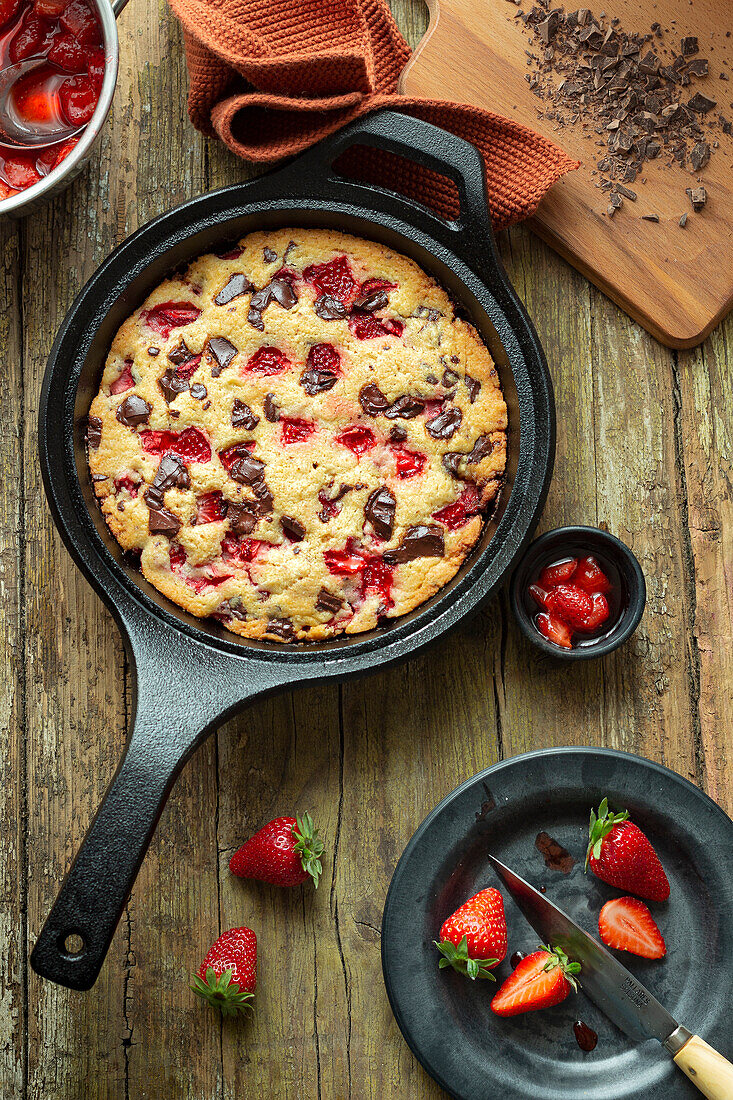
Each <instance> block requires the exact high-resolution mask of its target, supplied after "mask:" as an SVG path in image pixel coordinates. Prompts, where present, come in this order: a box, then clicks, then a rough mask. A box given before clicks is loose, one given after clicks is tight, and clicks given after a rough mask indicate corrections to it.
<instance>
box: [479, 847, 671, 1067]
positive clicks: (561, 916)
mask: <svg viewBox="0 0 733 1100" xmlns="http://www.w3.org/2000/svg"><path fill="white" fill-rule="evenodd" d="M489 861H490V863H491V865H492V867H493V868H494V870H495V871H496V873H497V874H498V875H499V877H500V878H501V880H502V881H503V882H504V885H505V886H506V887H507V889H508V890H509V893H510V894H511V895H512V897H513V899H514V901H515V902H516V904H517V906H518V907H519V909H521V911H522V913H523V914H524V916H525V917H526V919H527V920H528V921H529V923H530V924H531V925H532V927H533V928H534V930H535V932H537V934H538V935H539V937H540V939H541V941H542V943H544V944H547V945H549V946H552V947H561V948H562V950H563V951H564V952H565V953H566V954H567V956H568V958H569V959H571V960H574V961H575V962H579V963H580V967H581V970H580V974H579V975H578V982H579V984H580V986H581V988H582V990H583V992H584V993H586V994H587V995H588V996H589V997H590V999H591V1000H592V1001H593V1002H594V1003H595V1004H596V1005H597V1006H598V1008H600V1010H601V1011H602V1012H604V1013H605V1014H606V1016H608V1017H609V1019H611V1020H612V1021H613V1022H614V1023H615V1024H616V1025H617V1027H619V1028H621V1030H622V1031H624V1032H625V1033H626V1034H627V1035H629V1036H630V1037H631V1038H632V1039H658V1040H659V1042H660V1043H662V1044H663V1045H664V1046H665V1047H666V1048H667V1050H669V1052H670V1053H671V1054H673V1055H674V1054H677V1053H678V1052H679V1051H680V1050H681V1049H682V1047H683V1046H684V1045H685V1043H687V1041H688V1040H689V1039H690V1038H691V1037H692V1033H691V1032H690V1031H688V1030H687V1028H684V1027H681V1026H680V1025H679V1024H678V1023H677V1021H676V1020H675V1018H674V1016H672V1015H671V1014H670V1013H669V1012H668V1011H667V1009H666V1008H665V1007H664V1006H663V1005H662V1004H660V1003H659V1001H658V1000H657V998H656V997H655V996H654V995H653V994H652V993H650V992H649V990H648V989H647V988H646V986H644V985H642V983H641V982H640V981H639V980H638V979H637V978H635V977H634V975H633V974H632V973H631V972H630V971H629V970H627V969H626V967H625V966H623V965H622V964H621V963H620V962H619V961H618V959H615V958H614V957H613V955H611V953H610V952H609V951H607V950H606V948H605V947H604V946H603V945H602V944H600V943H598V942H597V940H594V939H593V937H592V936H589V935H588V933H587V932H586V931H585V930H584V929H583V928H581V927H580V925H579V924H576V923H575V921H574V920H573V919H572V918H571V917H569V916H568V915H567V913H564V912H563V910H562V909H560V908H559V907H558V906H557V905H555V904H554V902H551V901H550V900H549V899H548V898H547V897H545V895H544V894H541V893H540V892H539V890H536V889H535V888H534V886H531V885H530V883H528V882H526V881H525V880H524V879H523V878H520V876H519V875H517V874H515V872H514V871H512V870H511V869H510V868H509V867H507V866H506V865H505V864H503V863H501V862H500V861H499V860H498V859H496V858H495V857H494V856H492V855H491V854H489Z"/></svg>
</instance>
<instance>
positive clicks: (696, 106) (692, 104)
mask: <svg viewBox="0 0 733 1100" xmlns="http://www.w3.org/2000/svg"><path fill="white" fill-rule="evenodd" d="M687 106H688V107H689V108H690V110H691V111H695V113H696V114H699V115H706V114H707V113H708V111H712V109H713V107H717V106H718V104H717V103H716V101H715V100H714V99H709V98H708V96H706V95H703V94H702V92H695V94H694V96H693V97H692V98H691V99H688V101H687Z"/></svg>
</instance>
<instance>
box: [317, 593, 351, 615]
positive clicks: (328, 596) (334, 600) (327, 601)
mask: <svg viewBox="0 0 733 1100" xmlns="http://www.w3.org/2000/svg"><path fill="white" fill-rule="evenodd" d="M343 606H344V601H343V600H340V599H339V598H338V596H334V595H333V594H332V593H331V592H329V591H328V589H327V588H322V589H321V590H320V592H319V593H318V597H317V599H316V609H317V610H318V611H327V612H328V614H329V615H335V614H336V612H337V611H340V610H341V608H342V607H343Z"/></svg>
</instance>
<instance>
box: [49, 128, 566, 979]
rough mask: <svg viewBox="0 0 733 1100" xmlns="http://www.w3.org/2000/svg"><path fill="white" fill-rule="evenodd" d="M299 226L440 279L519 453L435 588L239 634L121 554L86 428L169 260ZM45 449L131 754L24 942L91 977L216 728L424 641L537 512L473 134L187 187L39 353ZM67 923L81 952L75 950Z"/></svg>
mask: <svg viewBox="0 0 733 1100" xmlns="http://www.w3.org/2000/svg"><path fill="white" fill-rule="evenodd" d="M354 145H366V146H373V147H376V148H378V149H383V150H389V151H391V152H392V153H396V154H399V155H402V156H403V157H407V158H409V159H411V160H412V161H415V162H417V163H418V164H420V165H423V166H425V167H427V168H431V169H433V170H435V171H438V172H440V173H441V174H442V175H443V176H447V177H449V178H450V179H451V180H453V182H454V183H455V185H456V187H457V190H458V193H459V195H460V215H459V217H458V219H457V220H455V221H450V222H446V221H444V220H442V219H441V218H440V217H438V216H437V215H435V214H433V213H432V212H430V211H429V210H427V209H426V208H425V207H423V206H421V205H420V204H418V203H416V202H414V201H411V200H409V199H407V198H403V197H402V196H401V195H398V194H396V193H394V192H389V191H386V190H382V189H379V188H376V187H373V186H370V185H367V184H364V183H359V182H356V181H354V180H351V179H346V178H344V177H343V176H340V175H339V174H338V172H337V171H336V170H335V169H334V167H333V164H334V161H335V160H336V158H337V157H338V156H339V155H340V154H342V153H343V152H344V151H345V150H347V149H348V148H349V147H351V146H354ZM291 225H292V226H304V227H311V226H317V227H328V228H331V229H336V230H343V231H345V232H348V233H353V234H356V235H360V236H364V237H368V238H371V239H373V240H376V241H379V242H382V243H384V244H387V245H388V246H389V247H390V248H394V249H396V250H397V251H399V252H402V253H404V254H406V255H407V256H410V257H412V259H414V260H415V261H416V262H417V263H418V264H420V265H421V266H422V267H423V268H425V269H426V270H427V271H428V272H430V273H432V274H433V275H434V276H435V277H436V279H437V280H438V281H439V282H440V283H441V284H442V285H443V286H444V287H445V288H446V290H447V291H448V292H449V294H450V295H451V296H452V298H453V300H454V301H455V302H456V303H457V304H458V305H459V306H460V307H461V309H462V310H463V311H465V314H466V315H467V316H468V317H469V318H470V320H471V321H472V322H473V324H474V325H475V326H476V328H477V329H478V331H479V332H480V333H481V335H482V336H483V338H484V340H485V341H486V343H487V344H488V346H489V347H490V348H491V351H492V354H493V356H494V358H495V360H496V363H497V367H498V370H499V373H500V378H501V383H502V386H503V389H504V394H505V397H506V401H507V405H508V409H509V451H508V468H507V479H506V487H505V490H504V492H503V493H502V496H501V499H500V503H499V506H498V508H497V510H496V512H495V514H494V516H493V517H492V518H491V520H489V521H487V522H486V523H485V525H484V531H483V533H482V536H481V539H480V540H479V543H478V544H477V546H476V547H475V549H474V551H473V553H472V554H471V555H470V557H469V558H468V559H467V561H466V562H465V563H464V565H463V567H462V568H461V569H460V571H459V572H458V574H457V575H456V577H455V578H454V579H453V580H452V581H451V582H450V583H449V584H448V585H446V587H445V588H444V589H442V590H441V591H440V592H439V593H437V595H436V596H434V597H433V598H432V599H431V600H430V601H428V602H427V603H425V604H423V605H422V606H421V607H419V608H417V609H416V610H415V611H413V612H412V613H411V614H409V615H406V616H404V617H403V618H401V619H398V620H396V621H394V622H393V623H390V624H389V625H387V626H384V627H380V628H378V629H376V630H373V631H371V632H368V633H365V634H360V635H350V636H348V637H345V636H344V637H339V638H336V639H334V640H332V641H328V642H324V643H312V644H308V643H306V644H303V643H300V644H297V643H296V644H293V645H282V644H278V643H270V642H255V641H246V642H245V641H238V640H236V638H235V637H234V636H233V635H232V634H230V633H229V632H227V631H225V630H224V629H223V628H221V627H220V626H219V625H218V624H216V623H215V622H211V621H201V620H199V619H196V618H194V617H192V616H191V615H189V614H187V613H186V612H185V611H183V610H182V609H180V608H178V607H177V606H175V605H174V604H173V603H171V602H169V601H168V600H166V598H165V597H164V596H162V595H161V594H160V593H159V592H157V591H156V590H155V589H154V588H153V587H152V586H151V585H149V584H148V583H147V582H146V581H145V580H144V578H143V577H142V576H141V575H140V574H139V573H138V572H137V571H135V570H134V569H133V568H132V567H130V566H129V565H127V564H126V562H125V560H124V557H123V555H122V551H121V549H120V547H119V546H118V544H117V543H116V542H115V540H114V539H113V538H112V536H111V534H110V532H109V531H108V529H107V527H106V524H105V522H104V519H103V517H102V515H101V513H100V511H99V509H98V508H97V506H96V504H95V501H94V494H93V492H92V487H91V483H90V477H89V473H88V470H87V462H86V454H85V446H84V431H85V424H86V414H87V411H88V409H89V405H90V402H91V400H92V397H93V396H94V395H95V394H96V392H97V389H98V386H99V379H100V376H101V373H102V369H103V365H104V361H105V358H106V355H107V351H108V348H109V345H110V343H111V340H112V337H113V336H114V334H115V332H116V330H117V328H118V327H119V325H120V324H121V323H122V321H123V320H124V319H125V318H126V317H127V316H128V315H129V314H130V312H131V311H132V310H133V309H135V307H136V306H137V305H139V304H140V302H141V301H143V299H144V298H145V297H146V295H147V294H148V293H149V292H150V291H151V290H152V289H153V288H154V287H155V286H156V285H157V284H158V283H159V282H160V280H162V279H163V278H164V277H165V275H166V274H167V273H168V272H170V271H171V270H172V269H174V268H177V267H178V266H179V265H180V264H181V263H184V262H186V261H188V260H191V259H193V258H194V257H196V256H198V255H200V254H201V253H203V252H206V251H208V250H211V249H213V248H216V247H218V246H221V245H222V243H224V242H225V241H231V240H233V239H236V238H239V237H241V236H243V235H244V234H246V233H249V232H250V231H253V230H262V229H273V228H277V227H285V226H291ZM39 447H40V458H41V466H42V471H43V479H44V484H45V488H46V494H47V496H48V501H49V504H50V506H51V511H52V513H53V517H54V520H55V522H56V525H57V527H58V529H59V532H60V534H61V537H62V538H63V540H64V542H65V544H66V547H67V549H68V550H69V553H70V554H71V556H72V558H73V559H74V561H75V562H76V563H77V565H78V566H79V568H80V569H81V570H82V572H83V573H84V575H85V576H86V577H87V579H88V580H89V582H90V583H91V584H92V585H93V587H94V588H95V589H96V591H97V592H98V593H99V595H100V596H101V598H102V599H103V600H104V602H105V603H106V604H107V606H108V607H109V608H110V610H111V611H112V614H113V615H114V617H115V619H116V621H117V623H118V624H119V626H120V629H121V631H122V634H123V637H124V639H125V644H126V647H127V652H128V655H129V660H130V667H131V668H132V670H133V677H134V681H135V685H136V686H135V691H134V697H133V708H132V719H131V724H130V729H129V733H128V740H127V746H126V749H125V754H124V756H123V758H122V761H121V763H120V765H119V768H118V769H117V772H116V774H115V776H114V778H113V780H112V782H111V784H110V787H109V789H108V791H107V793H106V795H105V798H104V801H103V802H102V805H101V806H100V808H99V811H98V812H97V815H96V817H95V818H94V820H93V822H92V824H91V826H90V828H89V831H88V833H87V836H86V838H85V840H84V842H83V844H82V846H81V848H80V850H79V853H78V854H77V856H76V859H75V860H74V863H73V864H72V866H71V868H70V870H69V872H68V874H67V876H66V879H65V880H64V882H63V884H62V886H61V890H60V893H59V896H58V899H57V901H56V904H55V905H54V907H53V909H52V911H51V914H50V916H49V917H48V919H47V921H46V924H45V925H44V927H43V929H42V931H41V934H40V936H39V939H38V942H37V943H36V946H35V948H34V950H33V954H32V956H31V963H32V965H33V967H34V969H35V970H36V971H37V972H38V973H39V974H41V975H43V976H44V977H46V978H50V979H51V980H53V981H56V982H59V983H61V984H62V985H66V986H70V987H72V988H75V989H88V988H89V987H90V986H91V985H93V983H94V981H95V980H96V977H97V975H98V973H99V970H100V967H101V965H102V963H103V961H104V957H105V954H106V952H107V949H108V947H109V944H110V941H111V939H112V936H113V934H114V931H115V928H116V925H117V922H118V920H119V918H120V915H121V913H122V910H123V908H124V905H125V902H126V900H127V898H128V896H129V894H130V891H131V889H132V886H133V883H134V881H135V876H136V875H137V872H138V869H139V867H140V864H141V863H142V860H143V857H144V855H145V851H146V849H147V846H148V843H149V841H150V838H151V836H152V834H153V831H154V829H155V826H156V823H157V821H158V818H159V816H160V813H161V811H162V809H163V806H164V804H165V801H166V798H167V796H168V793H169V791H170V789H171V787H172V785H173V782H174V780H175V778H176V776H177V775H178V773H179V771H180V769H181V767H182V766H183V764H184V762H185V761H186V759H187V758H188V757H189V756H190V755H191V753H192V752H193V751H194V749H195V748H196V747H197V746H198V745H200V744H201V742H202V741H203V740H204V739H205V738H206V737H207V736H208V735H209V734H210V733H211V731H212V730H214V729H215V728H216V727H217V726H218V725H220V724H221V723H222V722H223V721H224V720H225V719H226V718H227V717H228V716H230V715H232V714H234V713H235V712H236V711H238V710H239V709H240V708H241V707H242V706H243V704H244V703H245V702H247V701H249V700H252V699H254V698H256V697H258V696H263V695H265V694H267V693H268V692H271V691H274V690H276V689H277V688H281V687H285V686H288V685H294V684H299V683H304V682H306V681H325V680H332V679H337V678H346V677H353V676H357V675H359V674H362V673H366V672H369V671H370V670H371V669H374V668H381V667H384V666H386V665H389V664H391V663H393V662H395V661H398V660H400V659H402V658H405V657H408V656H410V655H412V654H414V653H417V652H418V651H419V650H421V649H423V648H424V647H425V646H427V645H428V644H429V643H431V642H434V641H435V640H436V639H438V638H440V637H441V636H442V635H443V634H445V633H446V631H448V630H449V629H450V628H451V627H453V626H455V625H456V624H457V623H459V622H460V621H461V620H463V619H465V618H466V616H468V615H470V614H471V613H472V612H474V611H475V610H476V609H477V608H478V607H479V605H480V604H481V602H482V601H483V600H485V599H486V598H487V597H488V596H490V595H491V594H492V593H493V592H495V591H496V589H497V588H498V586H499V585H500V584H501V583H502V581H503V580H504V578H505V577H506V576H507V575H508V573H509V572H510V571H511V569H512V565H513V564H514V563H515V562H516V560H517V558H518V556H519V554H520V553H521V552H522V550H523V549H524V547H525V545H526V544H527V542H528V540H529V538H530V536H531V534H532V531H533V530H534V527H535V525H536V522H537V519H538V517H539V514H540V511H541V509H542V506H543V504H544V501H545V496H546V493H547V488H548V485H549V481H550V476H551V473H552V466H553V460H554V448H555V414H554V402H553V396H552V386H551V382H550V379H549V376H548V373H547V365H546V362H545V357H544V354H543V351H542V348H541V347H540V344H539V342H538V340H537V336H536V334H535V331H534V329H533V327H532V324H531V322H530V321H529V319H528V317H527V314H526V312H525V310H524V308H523V306H522V305H521V303H520V302H519V300H518V298H517V295H516V294H515V292H514V290H513V289H512V287H511V285H510V283H509V281H508V279H507V276H506V274H505V272H504V270H503V268H502V265H501V262H500V260H499V258H498V256H497V252H496V248H495V244H494V238H493V234H492V230H491V225H490V221H489V218H488V215H487V206H486V194H485V189H484V173H483V166H482V163H481V159H480V157H479V155H478V153H477V152H476V150H475V149H474V147H473V146H472V145H469V144H468V143H467V142H465V141H463V140H462V139H460V138H457V137H455V136H453V135H452V134H449V133H447V132H445V131H444V130H440V129H438V128H436V127H435V126H432V125H430V124H428V123H425V122H420V121H417V120H415V119H410V118H407V117H406V116H404V115H400V114H396V113H394V112H381V113H379V114H375V115H371V116H369V117H367V118H366V119H364V120H362V121H360V122H357V123H354V124H352V125H351V126H350V127H348V128H347V129H346V130H343V131H342V132H340V133H339V134H337V135H335V136H334V137H332V138H330V139H329V140H327V141H326V142H323V143H322V144H321V145H319V146H317V147H316V148H314V149H312V150H310V151H309V152H308V153H306V154H305V155H304V156H302V157H300V158H298V159H297V160H295V161H293V162H291V163H290V164H288V165H287V166H286V167H285V168H282V169H280V170H279V171H276V172H273V173H271V174H270V175H268V176H264V177H262V178H260V179H257V180H254V181H252V182H249V183H245V184H236V185H235V186H233V187H228V188H225V189H224V190H221V191H215V192H213V193H212V194H209V195H203V196H202V197H200V198H197V199H193V200H192V201H190V202H187V203H184V204H183V205H182V206H179V207H177V208H176V209H175V210H172V211H171V212H170V213H168V214H164V215H162V216H161V217H159V218H157V219H156V220H155V221H153V222H151V223H150V224H149V225H146V226H144V227H143V228H142V229H139V230H138V231H137V232H136V233H134V234H133V235H132V236H131V237H130V238H129V239H128V240H127V241H125V243H124V244H122V245H121V246H120V247H119V248H118V249H117V250H116V251H115V252H114V253H113V254H112V255H111V256H110V257H109V259H108V260H107V261H106V262H105V263H104V264H102V266H101V267H100V268H99V270H98V271H97V272H96V274H95V275H93V276H92V278H91V279H90V280H89V282H88V283H87V285H86V286H85V287H84V289H83V290H82V292H81V293H80V294H79V296H78V298H77V299H76V301H75V302H74V304H73V305H72V307H71V309H70V310H69V312H68V314H67V317H66V320H65V321H64V324H63V326H62V328H61V331H60V332H59V334H58V336H57V338H56V341H55V343H54V346H53V348H52V351H51V355H50V358H49V361H48V367H47V370H46V376H45V381H44V386H43V392H42V397H41V408H40V426H39ZM70 937H76V940H75V942H76V943H81V945H82V946H81V949H80V950H78V951H73V950H72V942H73V941H72V940H70ZM78 937H80V938H81V939H80V940H79V939H78Z"/></svg>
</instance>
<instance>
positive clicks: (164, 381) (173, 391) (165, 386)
mask: <svg viewBox="0 0 733 1100" xmlns="http://www.w3.org/2000/svg"><path fill="white" fill-rule="evenodd" d="M158 385H159V386H160V389H161V392H162V394H163V396H164V397H165V399H166V402H167V403H168V404H169V405H170V403H171V401H175V399H176V398H177V397H178V395H179V393H184V392H185V391H186V390H187V389H188V379H187V378H182V377H181V375H180V374H179V373H178V371H177V370H175V368H174V367H168V369H167V370H166V371H165V373H164V374H163V375H161V377H160V378H159V379H158Z"/></svg>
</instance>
